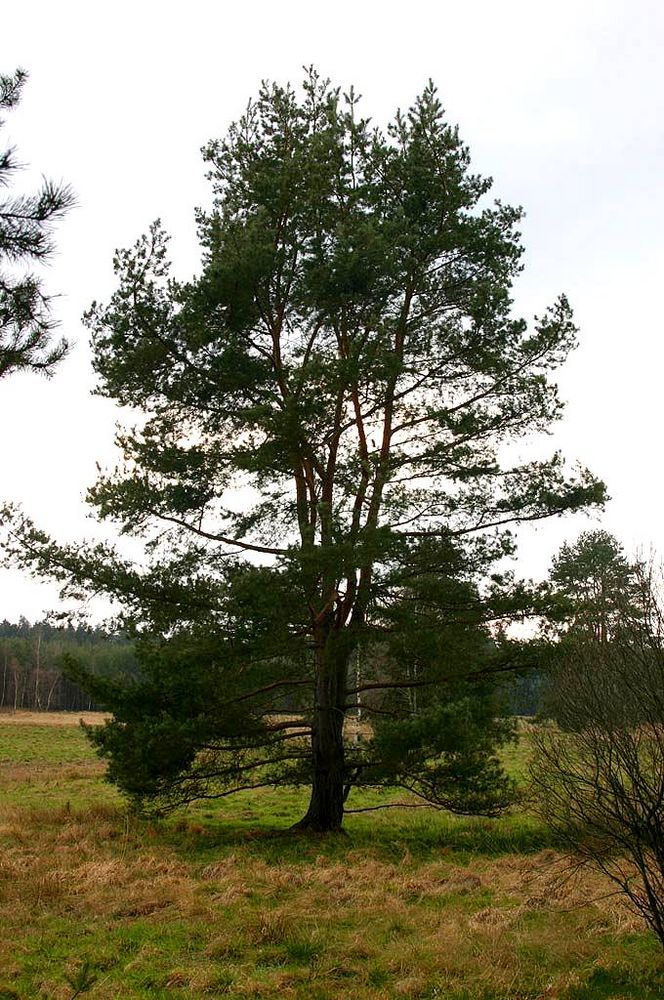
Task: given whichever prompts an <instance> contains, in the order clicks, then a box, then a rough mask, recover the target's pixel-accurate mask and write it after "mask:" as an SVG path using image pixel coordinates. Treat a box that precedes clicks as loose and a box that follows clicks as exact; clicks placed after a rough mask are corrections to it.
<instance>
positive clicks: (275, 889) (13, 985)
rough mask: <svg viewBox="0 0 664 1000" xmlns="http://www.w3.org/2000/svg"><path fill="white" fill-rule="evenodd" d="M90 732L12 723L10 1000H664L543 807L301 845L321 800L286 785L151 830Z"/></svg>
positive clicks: (434, 820) (597, 884)
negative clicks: (564, 851)
mask: <svg viewBox="0 0 664 1000" xmlns="http://www.w3.org/2000/svg"><path fill="white" fill-rule="evenodd" d="M76 723H77V718H73V719H72V718H68V717H66V716H49V717H41V716H35V715H16V716H2V715H0V1000H9V998H14V1000H16V998H32V997H39V998H48V1000H65V998H73V997H75V996H83V995H85V996H89V997H91V998H99V1000H101V998H139V997H155V998H166V997H173V998H183V1000H184V998H189V997H201V998H204V997H213V996H225V997H229V998H240V997H242V998H246V997H254V998H278V997H285V998H289V997H290V998H297V1000H305V998H306V1000H332V998H335V1000H336V998H350V1000H387V998H397V997H399V998H412V1000H429V998H431V1000H433V998H449V1000H535V998H542V1000H544V998H547V1000H548V998H560V1000H600V998H616V1000H618V998H630V1000H631V998H639V1000H661V998H662V997H664V966H663V964H662V960H661V957H660V950H661V949H660V948H659V945H658V944H657V943H656V942H655V940H654V939H653V938H651V937H650V936H649V935H648V934H647V933H646V932H645V931H644V930H643V928H642V926H641V924H640V923H639V921H638V920H637V919H636V918H634V917H633V916H632V915H631V914H630V913H629V911H628V910H626V909H625V907H624V905H623V904H622V902H621V901H620V899H618V898H616V897H615V896H608V897H607V895H606V893H607V886H606V885H605V884H604V883H602V882H601V881H600V879H599V878H597V877H595V876H591V875H585V876H583V878H581V879H579V878H577V879H575V880H570V879H565V878H564V877H562V876H561V869H560V864H559V863H558V861H557V854H556V851H555V845H554V844H552V843H551V842H550V840H549V838H548V834H547V832H546V830H544V829H543V828H542V827H541V826H539V825H538V823H537V822H536V821H535V820H534V819H532V818H530V817H529V816H528V815H527V814H526V813H525V812H521V813H518V814H516V815H512V816H506V817H503V818H501V819H499V820H492V821H487V820H468V819H455V818H453V817H450V816H447V815H444V814H442V813H437V812H432V811H428V810H420V809H418V810H406V809H403V810H401V809H389V810H386V811H385V812H370V813H360V814H357V815H354V816H350V817H349V818H348V821H347V832H348V836H346V837H314V836H310V837H302V836H299V837H294V836H292V835H280V833H281V831H283V830H285V828H287V827H288V825H289V824H290V823H292V822H293V821H295V820H296V819H297V818H299V816H300V815H301V813H302V811H303V807H304V804H305V799H304V796H303V795H300V794H299V793H296V792H273V791H269V790H265V791H262V792H261V793H260V794H259V793H253V794H251V795H250V794H242V795H238V796H236V797H235V798H231V799H226V800H222V801H221V802H220V803H205V805H204V806H195V807H192V808H191V809H189V810H188V811H187V812H182V813H180V814H179V815H177V816H174V817H171V818H170V819H169V820H167V821H164V822H162V823H159V824H155V823H148V822H146V821H139V820H136V819H134V818H132V817H128V816H127V815H126V813H125V810H124V808H123V804H122V801H121V800H120V798H119V797H118V795H117V794H116V793H115V792H114V790H113V789H112V788H111V787H110V786H108V785H107V784H105V782H104V780H103V767H102V766H101V765H100V763H99V762H98V761H97V759H96V758H95V757H94V755H93V753H92V751H91V750H90V748H89V746H88V745H87V743H86V741H85V738H84V736H83V734H82V733H81V731H80V729H79V728H78V726H77V724H76ZM513 766H514V767H515V768H517V769H518V767H519V757H518V755H517V756H516V757H515V759H514V761H513ZM378 802H379V799H378V798H377V797H376V796H372V797H369V796H365V797H364V798H363V799H362V801H361V803H359V804H377V803H378ZM356 804H358V803H356Z"/></svg>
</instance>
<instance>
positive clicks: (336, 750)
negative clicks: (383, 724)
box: [293, 637, 348, 833]
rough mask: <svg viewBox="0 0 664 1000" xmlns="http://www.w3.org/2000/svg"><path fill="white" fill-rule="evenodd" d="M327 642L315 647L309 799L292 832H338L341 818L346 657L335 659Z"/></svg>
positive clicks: (330, 643) (342, 813)
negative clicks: (314, 687) (314, 691)
mask: <svg viewBox="0 0 664 1000" xmlns="http://www.w3.org/2000/svg"><path fill="white" fill-rule="evenodd" d="M330 638H332V637H329V638H328V641H327V642H325V641H324V640H323V641H322V642H321V644H320V645H318V644H317V647H316V655H315V668H316V698H315V705H314V712H313V726H312V735H311V755H312V761H311V762H312V782H311V799H310V801H309V808H308V809H307V811H306V813H305V815H304V816H303V817H302V819H301V820H300V821H299V823H296V824H295V826H294V827H293V829H295V830H313V831H316V832H318V833H328V832H334V831H339V830H341V825H342V822H343V815H344V785H345V764H344V741H343V725H344V714H345V710H344V704H345V701H346V673H347V669H348V656H340V655H338V654H337V655H335V654H334V651H333V649H331V648H330V646H332V645H333V642H334V640H333V638H332V642H330Z"/></svg>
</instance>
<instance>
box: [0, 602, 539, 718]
mask: <svg viewBox="0 0 664 1000" xmlns="http://www.w3.org/2000/svg"><path fill="white" fill-rule="evenodd" d="M67 657H71V658H72V659H75V660H77V661H78V662H79V663H81V664H82V665H83V666H84V667H85V668H86V669H88V670H90V671H91V672H92V673H94V674H97V675H102V676H112V675H116V676H118V675H121V674H125V675H127V674H129V675H134V676H135V675H136V674H137V673H138V667H137V664H136V659H135V656H134V647H133V644H132V643H131V641H130V640H129V639H127V638H126V637H124V636H119V635H111V634H109V633H108V632H105V631H104V630H103V629H95V628H67V627H57V626H53V625H49V624H48V623H47V622H36V623H35V624H34V625H32V624H30V622H29V621H27V619H26V618H20V619H19V621H18V623H16V624H13V623H12V622H8V621H6V620H5V621H3V622H0V711H16V710H17V709H24V710H28V711H37V712H39V711H42V712H91V711H103V709H104V706H103V705H100V704H98V703H96V702H94V701H93V700H92V699H91V698H90V696H89V695H88V694H87V693H86V692H85V691H83V690H82V689H81V688H80V687H79V686H78V684H76V683H74V681H71V680H69V678H68V677H66V676H65V673H64V672H63V668H64V665H65V662H66V659H67ZM541 684H542V676H541V673H540V672H539V671H535V672H533V673H530V674H528V675H526V676H520V677H515V678H514V679H512V680H510V681H508V682H506V683H503V684H502V685H501V687H502V699H501V700H502V702H503V705H504V708H505V710H506V712H507V714H508V715H535V714H536V713H537V712H538V711H539V709H540V699H541Z"/></svg>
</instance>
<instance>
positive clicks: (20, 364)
mask: <svg viewBox="0 0 664 1000" xmlns="http://www.w3.org/2000/svg"><path fill="white" fill-rule="evenodd" d="M26 78H27V74H26V73H25V71H24V70H20V69H19V70H17V71H16V73H14V74H13V75H12V76H5V75H0V113H1V112H3V111H6V110H10V109H11V108H14V107H15V106H16V105H17V104H18V102H19V100H20V96H21V90H22V88H23V85H24V83H25V80H26ZM2 124H3V122H2V120H1V119H0V126H2ZM19 166H20V164H19V163H18V161H17V159H16V156H15V150H13V149H11V148H6V149H3V150H0V190H2V189H6V188H7V187H8V186H9V185H10V184H11V183H12V181H13V180H14V177H15V174H16V171H17V170H18V168H19ZM72 204H73V196H72V193H71V190H70V189H69V188H68V187H66V186H64V185H57V184H53V183H51V182H50V181H44V183H43V186H42V188H41V189H40V190H39V191H38V192H37V194H34V195H21V194H19V195H16V196H9V197H3V198H2V199H0V378H2V376H3V375H7V374H8V373H9V372H12V371H17V370H20V369H31V370H32V371H40V372H44V373H45V374H47V375H48V374H50V373H51V371H52V369H53V366H54V365H55V364H56V363H57V362H58V361H59V360H60V359H61V358H62V357H63V356H64V354H65V352H66V350H67V344H66V341H65V340H64V339H62V340H60V341H59V342H58V343H53V341H52V338H51V333H52V330H53V326H54V323H53V319H52V317H51V312H50V302H49V297H48V296H47V295H46V294H45V293H44V291H43V289H42V282H41V281H40V279H39V278H38V277H37V276H36V275H35V274H33V273H30V272H28V273H26V272H25V271H24V270H23V269H24V268H25V267H26V266H28V267H32V266H34V265H35V264H41V263H43V262H44V261H47V260H48V259H49V258H50V257H51V255H52V253H53V249H54V248H53V241H52V236H51V229H52V225H53V223H54V222H55V221H56V220H58V219H59V218H61V217H62V215H63V214H64V213H65V212H66V211H67V210H68V209H69V208H70V207H71V206H72Z"/></svg>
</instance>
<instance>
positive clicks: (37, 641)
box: [0, 618, 135, 712]
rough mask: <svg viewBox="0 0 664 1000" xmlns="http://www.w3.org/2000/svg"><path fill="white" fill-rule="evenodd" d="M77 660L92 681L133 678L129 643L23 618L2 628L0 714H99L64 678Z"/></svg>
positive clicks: (96, 632) (73, 683)
mask: <svg viewBox="0 0 664 1000" xmlns="http://www.w3.org/2000/svg"><path fill="white" fill-rule="evenodd" d="M73 659H75V660H76V661H77V663H79V664H80V665H82V666H83V667H84V669H85V670H86V671H89V672H90V673H91V674H92V675H94V676H118V677H119V676H125V677H126V676H129V675H131V674H132V673H134V672H135V658H134V654H133V648H132V645H131V643H130V642H129V641H128V640H127V639H125V638H123V637H121V636H113V635H109V634H108V633H106V632H104V631H103V630H101V629H88V628H71V627H62V628H57V627H54V626H52V625H50V624H49V623H47V622H37V623H35V624H34V625H32V624H30V622H28V621H27V620H26V619H25V618H21V619H20V620H19V621H18V622H17V623H15V624H13V623H10V622H8V621H6V620H5V621H3V622H0V711H17V710H19V709H22V710H30V711H64V712H83V711H95V710H102V709H103V708H104V706H103V705H100V704H99V703H98V702H96V701H95V700H94V699H93V698H92V697H91V696H90V694H89V693H88V692H86V691H84V690H83V689H82V688H81V687H80V685H79V684H77V683H76V681H74V680H72V679H71V678H70V677H68V676H67V663H68V661H70V660H73Z"/></svg>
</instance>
